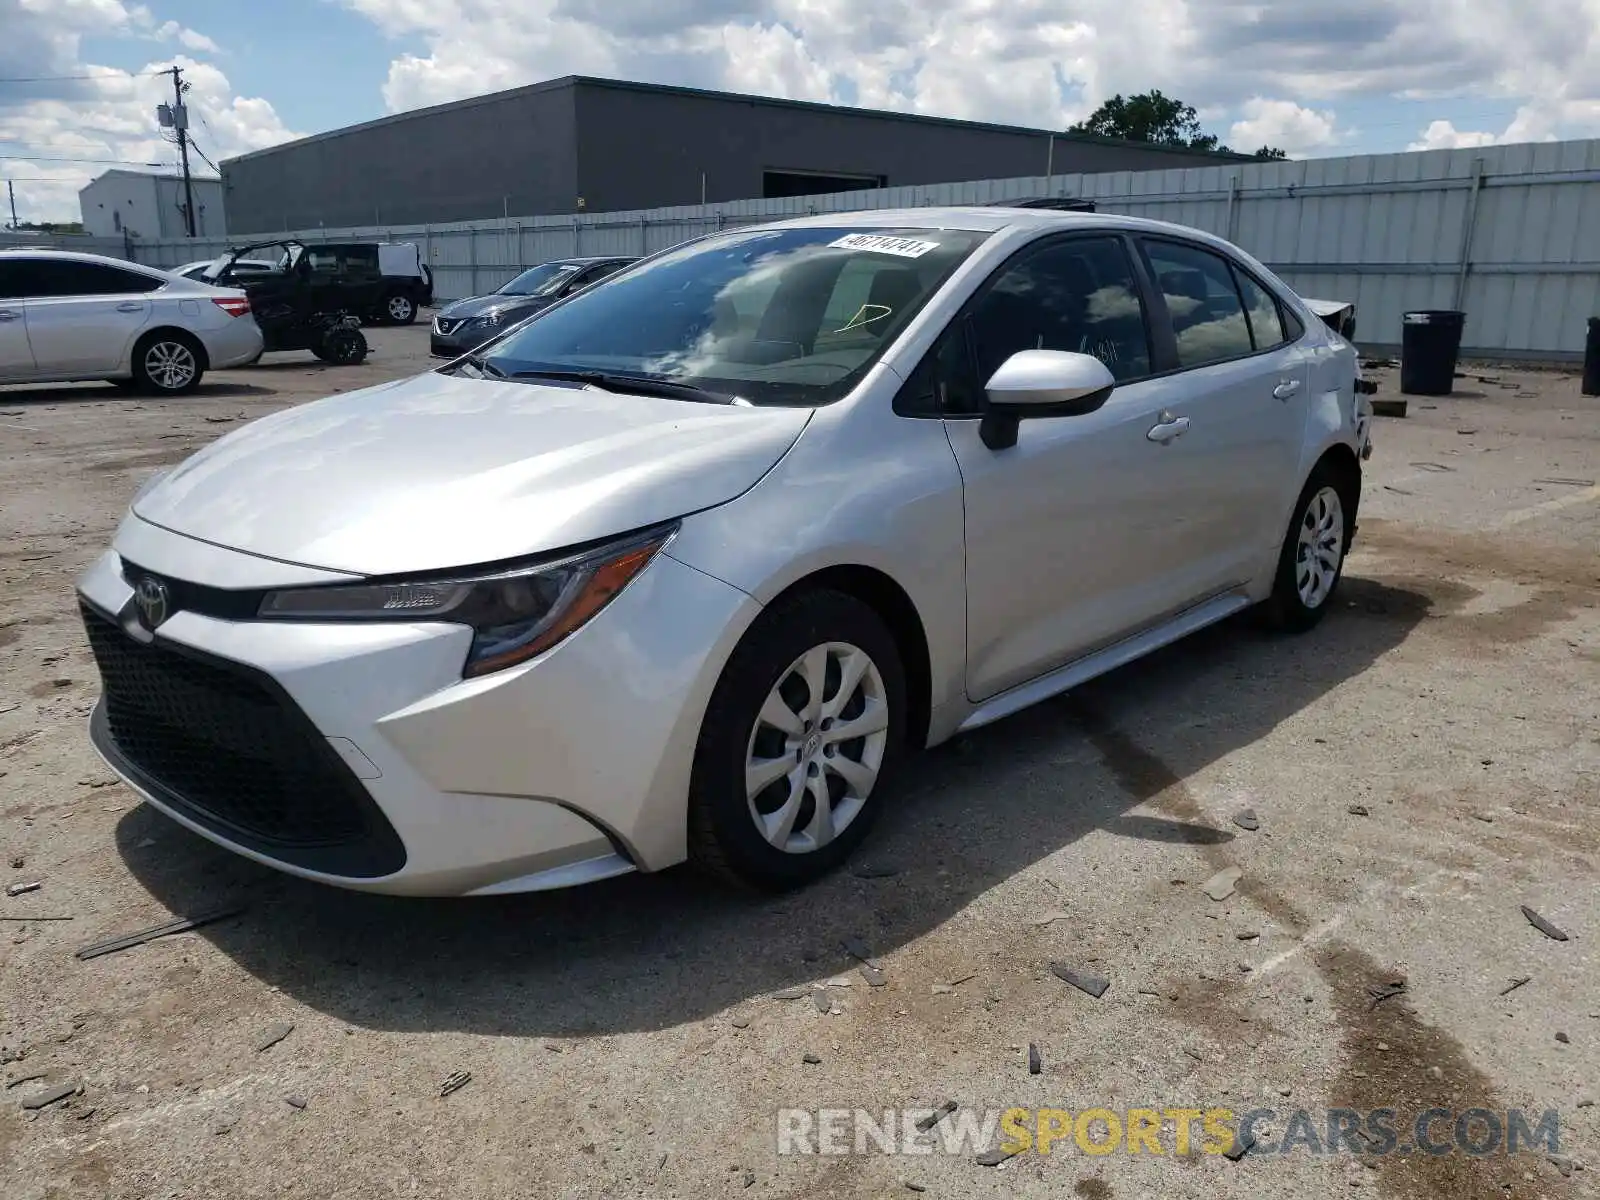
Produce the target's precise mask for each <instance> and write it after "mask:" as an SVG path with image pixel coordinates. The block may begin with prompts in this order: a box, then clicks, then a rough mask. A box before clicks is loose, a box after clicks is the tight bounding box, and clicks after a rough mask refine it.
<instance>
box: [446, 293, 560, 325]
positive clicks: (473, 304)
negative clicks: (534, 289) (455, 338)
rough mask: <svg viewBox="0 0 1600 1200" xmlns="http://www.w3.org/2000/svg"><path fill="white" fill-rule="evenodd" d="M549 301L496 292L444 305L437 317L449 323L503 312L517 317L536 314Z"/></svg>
mask: <svg viewBox="0 0 1600 1200" xmlns="http://www.w3.org/2000/svg"><path fill="white" fill-rule="evenodd" d="M549 307H550V300H549V299H548V298H540V297H538V296H506V295H501V294H500V293H498V292H496V293H495V294H494V295H492V296H471V297H469V298H468V299H466V300H457V301H455V302H454V303H453V304H446V305H445V306H444V307H443V308H441V309H440V310H439V315H440V316H441V317H444V318H445V319H446V320H450V321H460V320H463V319H464V318H467V317H486V316H488V315H489V314H490V313H495V312H503V313H512V314H515V315H518V316H525V315H527V314H528V313H532V312H538V311H539V310H540V309H541V308H549Z"/></svg>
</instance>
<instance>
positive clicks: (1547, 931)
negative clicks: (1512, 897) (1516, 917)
mask: <svg viewBox="0 0 1600 1200" xmlns="http://www.w3.org/2000/svg"><path fill="white" fill-rule="evenodd" d="M1522 915H1523V916H1525V917H1527V918H1528V924H1529V925H1532V926H1533V927H1534V928H1535V929H1537V930H1538V931H1539V932H1540V933H1542V934H1544V935H1545V937H1547V938H1549V939H1550V940H1551V941H1556V942H1564V941H1566V940H1567V935H1566V934H1565V933H1564V932H1563V931H1562V930H1560V929H1557V928H1556V927H1555V926H1554V925H1552V924H1550V922H1549V921H1546V920H1545V919H1544V918H1543V917H1541V916H1540V915H1539V914H1538V913H1536V912H1534V911H1533V909H1531V908H1529V907H1528V906H1527V905H1526V904H1524V905H1523V906H1522Z"/></svg>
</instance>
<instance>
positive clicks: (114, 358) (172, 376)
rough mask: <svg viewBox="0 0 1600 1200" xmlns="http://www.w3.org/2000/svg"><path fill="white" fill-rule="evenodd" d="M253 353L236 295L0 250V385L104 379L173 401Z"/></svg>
mask: <svg viewBox="0 0 1600 1200" xmlns="http://www.w3.org/2000/svg"><path fill="white" fill-rule="evenodd" d="M261 347H262V341H261V329H260V327H259V326H257V324H256V322H255V318H254V317H252V316H251V314H250V301H249V299H248V298H247V297H246V296H245V294H244V293H243V292H241V291H238V290H236V289H231V288H219V287H213V286H211V285H210V284H206V283H198V282H196V281H194V280H190V279H182V278H179V277H177V276H174V275H170V274H168V273H166V272H165V271H158V270H156V269H155V268H153V267H142V266H139V265H137V264H135V263H130V262H124V261H123V260H121V259H117V258H105V257H102V256H101V255H98V254H78V253H74V252H70V251H62V250H31V249H30V250H6V251H3V252H0V383H67V382H73V381H78V380H90V379H104V380H108V381H109V382H111V383H115V384H118V385H119V386H124V387H131V388H138V389H139V390H140V391H145V392H153V393H157V394H163V395H182V394H184V393H187V392H192V391H193V390H194V389H195V388H196V387H198V386H199V384H200V378H201V376H202V375H204V374H205V372H206V371H207V370H210V369H212V368H217V369H221V368H225V367H237V366H243V365H244V364H245V363H248V362H252V361H254V360H255V359H256V358H259V357H260V355H261Z"/></svg>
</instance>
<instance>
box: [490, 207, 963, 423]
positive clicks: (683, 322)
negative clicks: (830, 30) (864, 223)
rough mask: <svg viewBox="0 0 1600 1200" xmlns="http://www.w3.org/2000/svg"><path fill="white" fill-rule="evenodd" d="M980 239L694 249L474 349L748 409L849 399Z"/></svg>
mask: <svg viewBox="0 0 1600 1200" xmlns="http://www.w3.org/2000/svg"><path fill="white" fill-rule="evenodd" d="M987 236H988V235H987V234H984V233H978V232H973V231H970V230H961V229H861V228H854V229H851V228H824V227H817V226H803V227H791V228H787V229H762V230H750V231H748V232H741V233H731V234H724V235H720V236H716V237H712V238H707V239H704V240H702V241H697V242H693V243H690V244H689V245H687V246H684V247H682V248H680V249H678V250H674V251H671V252H669V253H667V254H664V255H662V256H661V257H659V258H656V259H654V260H652V261H648V262H644V263H641V264H639V265H638V266H635V267H634V268H632V269H631V270H629V271H628V272H627V273H626V274H623V275H619V276H617V277H616V278H615V279H612V280H609V281H607V283H606V285H605V286H604V287H601V288H595V289H593V290H590V291H587V292H583V293H580V294H579V295H578V296H576V297H574V298H573V299H571V300H568V301H566V302H565V303H563V304H559V305H557V306H556V307H555V308H552V309H550V310H549V311H547V312H546V313H545V314H544V315H543V316H542V317H540V318H539V319H538V320H536V321H533V322H531V323H530V324H527V325H524V326H522V327H521V328H519V329H516V330H513V331H512V332H510V333H508V334H507V335H505V336H504V337H502V338H500V339H499V340H497V341H494V342H491V343H490V344H489V345H488V346H487V347H486V348H485V349H484V350H482V351H480V352H479V359H480V361H482V362H483V364H484V370H485V373H486V374H490V375H504V376H508V377H513V378H514V377H518V376H524V377H530V376H537V375H538V374H539V373H540V372H542V371H544V372H559V373H562V374H566V375H568V376H570V375H571V374H572V373H573V372H591V373H596V374H606V375H611V376H620V375H628V376H634V377H637V378H640V379H653V380H663V381H670V382H673V383H678V384H689V385H693V386H694V387H698V388H702V389H704V390H705V391H707V392H715V393H721V394H722V395H725V396H733V397H737V398H739V399H740V400H743V401H746V402H748V403H751V404H797V405H815V404H826V403H828V402H830V401H832V400H837V399H839V398H840V397H841V396H843V395H845V394H847V393H848V392H849V391H850V389H851V388H853V387H854V386H855V385H856V384H857V383H858V382H859V381H860V379H861V378H862V376H864V375H865V374H866V373H867V371H868V370H869V369H870V368H871V366H872V364H873V363H874V362H876V361H877V359H878V356H879V355H880V354H881V353H882V352H883V350H884V349H885V348H886V347H888V346H889V345H891V344H892V343H893V341H894V339H895V337H896V336H897V335H898V334H899V333H900V331H901V330H902V329H904V328H905V326H906V323H907V322H908V321H910V319H911V318H912V317H913V316H914V315H915V314H916V312H917V311H918V310H919V309H920V308H921V307H922V305H923V304H924V303H925V302H926V301H927V299H928V297H930V296H931V295H933V293H934V292H935V291H937V290H938V288H939V287H940V285H941V284H943V282H944V281H945V279H947V278H948V277H949V275H950V273H951V272H952V271H953V270H955V268H956V267H957V266H958V265H960V264H961V263H962V262H963V261H964V260H965V259H966V258H967V257H968V255H970V254H971V253H972V251H973V249H974V248H975V247H976V246H978V244H979V243H981V242H982V241H983V240H984V238H985V237H987Z"/></svg>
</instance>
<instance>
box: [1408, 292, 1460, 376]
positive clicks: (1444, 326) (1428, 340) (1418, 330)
mask: <svg viewBox="0 0 1600 1200" xmlns="http://www.w3.org/2000/svg"><path fill="white" fill-rule="evenodd" d="M1466 320H1467V314H1466V313H1463V312H1455V311H1452V310H1450V309H1427V310H1424V311H1422V312H1408V313H1406V314H1405V317H1404V322H1405V324H1404V328H1403V329H1402V330H1401V336H1400V390H1401V391H1402V392H1404V393H1405V394H1406V395H1408V396H1448V395H1449V394H1450V390H1451V388H1452V387H1453V386H1454V381H1455V377H1456V356H1457V355H1458V354H1459V353H1460V352H1461V327H1462V326H1463V325H1465V324H1466Z"/></svg>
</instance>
